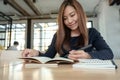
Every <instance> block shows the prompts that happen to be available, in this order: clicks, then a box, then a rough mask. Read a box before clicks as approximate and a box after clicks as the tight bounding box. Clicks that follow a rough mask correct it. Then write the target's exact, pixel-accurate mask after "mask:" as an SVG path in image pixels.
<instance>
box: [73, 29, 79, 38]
mask: <svg viewBox="0 0 120 80" xmlns="http://www.w3.org/2000/svg"><path fill="white" fill-rule="evenodd" d="M76 36H80V32H79V30H78V29H76V30H72V31H71V37H76Z"/></svg>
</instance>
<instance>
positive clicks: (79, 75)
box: [0, 59, 120, 80]
mask: <svg viewBox="0 0 120 80" xmlns="http://www.w3.org/2000/svg"><path fill="white" fill-rule="evenodd" d="M115 62H116V63H117V65H118V69H116V70H102V69H101V70H94V69H80V68H79V69H75V68H72V66H71V65H59V66H56V67H45V66H42V67H33V68H27V67H25V65H24V63H23V62H22V61H19V60H18V61H10V62H8V63H6V62H5V61H3V62H2V60H1V59H0V80H120V68H119V67H120V60H115Z"/></svg>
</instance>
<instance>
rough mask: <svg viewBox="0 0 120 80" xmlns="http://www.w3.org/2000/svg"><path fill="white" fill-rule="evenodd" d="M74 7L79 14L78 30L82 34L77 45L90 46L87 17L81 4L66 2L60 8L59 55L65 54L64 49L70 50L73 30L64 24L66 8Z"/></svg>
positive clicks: (72, 0) (70, 0)
mask: <svg viewBox="0 0 120 80" xmlns="http://www.w3.org/2000/svg"><path fill="white" fill-rule="evenodd" d="M68 5H70V6H72V7H74V8H75V10H76V12H77V14H78V26H79V27H78V29H79V32H80V37H81V39H80V37H79V40H81V41H79V42H78V43H77V45H78V46H85V45H87V44H88V31H87V27H86V15H85V12H84V10H83V8H82V6H81V4H80V3H79V2H78V1H76V0H64V1H63V3H62V5H61V6H60V9H59V13H58V26H59V28H58V31H57V39H56V50H57V51H58V53H59V54H63V52H62V47H63V48H64V49H66V50H69V49H70V37H71V36H70V35H71V33H70V32H71V30H70V29H69V28H67V27H66V25H65V24H64V19H63V14H64V10H65V8H66V6H68Z"/></svg>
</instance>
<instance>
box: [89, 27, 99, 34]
mask: <svg viewBox="0 0 120 80" xmlns="http://www.w3.org/2000/svg"><path fill="white" fill-rule="evenodd" d="M88 32H89V34H90V33H94V34H95V33H99V32H98V31H97V30H96V29H95V28H88Z"/></svg>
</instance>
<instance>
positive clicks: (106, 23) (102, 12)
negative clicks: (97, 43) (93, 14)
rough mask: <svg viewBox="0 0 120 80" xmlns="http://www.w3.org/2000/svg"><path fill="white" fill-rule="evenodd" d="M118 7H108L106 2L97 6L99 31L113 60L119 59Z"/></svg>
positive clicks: (119, 17)
mask: <svg viewBox="0 0 120 80" xmlns="http://www.w3.org/2000/svg"><path fill="white" fill-rule="evenodd" d="M119 9H120V6H117V5H114V6H109V3H108V0H103V1H102V2H101V4H100V5H99V11H98V13H99V14H98V22H99V24H98V25H99V31H100V32H101V34H102V35H103V37H104V39H105V40H106V41H107V43H108V44H109V45H110V47H111V48H112V50H113V52H114V56H115V58H119V59H120V13H119Z"/></svg>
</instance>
